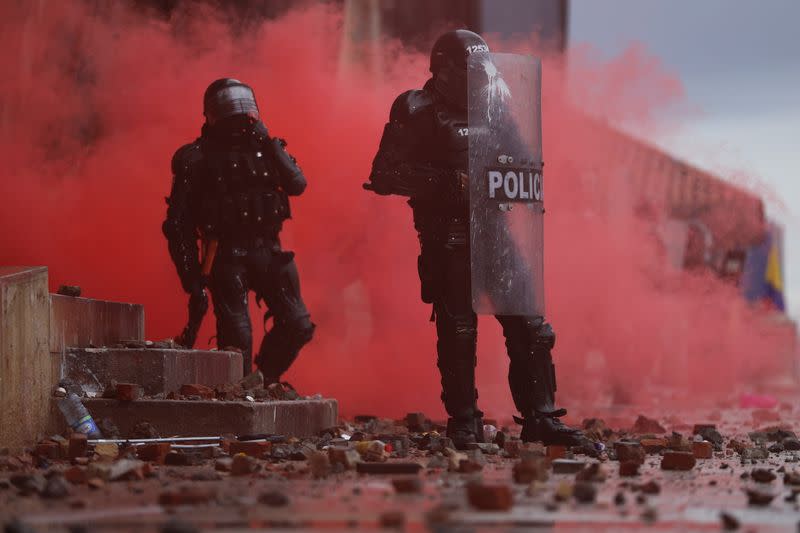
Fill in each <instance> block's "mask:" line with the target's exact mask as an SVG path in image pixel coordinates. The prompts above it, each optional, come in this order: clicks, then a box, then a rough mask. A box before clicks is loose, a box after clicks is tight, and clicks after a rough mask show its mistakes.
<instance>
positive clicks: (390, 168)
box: [365, 30, 586, 448]
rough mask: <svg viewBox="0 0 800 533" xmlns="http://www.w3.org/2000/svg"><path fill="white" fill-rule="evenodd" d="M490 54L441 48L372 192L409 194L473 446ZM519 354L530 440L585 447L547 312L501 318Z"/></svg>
mask: <svg viewBox="0 0 800 533" xmlns="http://www.w3.org/2000/svg"><path fill="white" fill-rule="evenodd" d="M482 52H486V53H488V52H489V47H488V46H487V44H486V42H485V41H484V40H483V38H481V37H480V36H479V35H477V34H475V33H473V32H470V31H467V30H456V31H451V32H448V33H446V34H444V35H442V36H441V37H440V38H439V39H438V40H437V41H436V43H435V45H434V47H433V50H432V52H431V62H430V70H431V72H432V74H433V76H432V78H431V79H430V80H428V82H427V83H426V84H425V86H424V87H423V89H422V90H412V91H408V92H405V93H403V94H401V95H400V96H399V97H398V98H397V99H396V100H395V102H394V104H393V105H392V109H391V112H390V117H389V122H388V123H387V124H386V126H385V129H384V131H383V137H382V139H381V143H380V148H379V150H378V153H377V155H376V157H375V160H374V162H373V166H372V173H371V175H370V178H369V183H367V184H365V188H366V189H368V190H372V191H374V192H376V193H377V194H380V195H389V194H397V195H401V196H406V197H408V198H409V200H408V203H409V205H410V206H411V208H412V210H413V214H414V226H415V228H416V230H417V232H418V235H419V241H420V248H421V253H420V255H419V258H418V267H419V277H420V281H421V285H422V291H421V292H422V300H423V301H424V302H426V303H430V304H433V317H434V320H435V322H436V332H437V336H438V342H437V351H438V361H437V365H438V367H439V370H440V372H441V383H442V401H443V402H444V406H445V409H446V411H447V413H448V415H449V417H450V418H449V420H448V424H447V434H448V436H450V437H451V438H452V439H453V441H454V443H455V445H456V446H458V447H460V448H464V447H466V446H467V445H468V444H470V443H472V442H476V441H481V440H482V438H483V435H482V430H483V421H482V416H483V413H481V411H480V410H479V409H478V405H477V399H478V394H477V390H476V388H475V365H476V340H477V316H476V314H475V312H474V311H473V309H472V301H471V285H470V284H471V278H470V244H469V242H470V239H469V222H470V209H469V197H468V194H467V186H468V180H467V172H468V147H469V127H468V120H467V103H468V85H467V77H468V72H467V60H468V57H469V56H470V54H473V53H482ZM496 318H497V320H498V321H499V322H500V324H501V325H502V328H503V334H504V336H505V338H506V347H507V350H508V355H509V358H510V367H509V374H508V380H509V385H510V388H511V394H512V397H513V400H514V403H515V405H516V407H517V409H518V410H519V411H520V413H521V415H522V418H520V419H517V421H518V422H520V423H521V424H522V434H521V436H522V439H523V440H525V441H543V442H545V443H547V444H566V445H579V444H580V445H582V444H585V443H586V440H585V437H584V436H583V434H582V433H581V432H580V431H578V430H576V429H573V428H570V427H568V426H566V425H564V424H563V423H562V422H561V421H560V420H559V418H560V417H561V416H564V415H565V414H566V411H565V410H563V409H557V408H556V406H555V391H556V380H555V367H554V365H553V360H552V356H551V350H552V349H553V346H554V345H555V334H554V333H553V330H552V328H551V327H550V325H549V324H548V323H547V322H546V321H545V320H544V317H542V316H508V315H506V316H496Z"/></svg>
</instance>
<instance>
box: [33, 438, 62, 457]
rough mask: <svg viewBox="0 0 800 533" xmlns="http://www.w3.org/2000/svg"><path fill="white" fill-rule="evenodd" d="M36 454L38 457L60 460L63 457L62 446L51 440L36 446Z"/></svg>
mask: <svg viewBox="0 0 800 533" xmlns="http://www.w3.org/2000/svg"><path fill="white" fill-rule="evenodd" d="M34 453H35V454H36V455H37V456H38V457H42V458H45V459H59V458H60V457H61V446H60V445H59V444H58V443H57V442H53V441H51V440H46V441H42V442H40V443H39V444H37V445H36V451H35V452H34Z"/></svg>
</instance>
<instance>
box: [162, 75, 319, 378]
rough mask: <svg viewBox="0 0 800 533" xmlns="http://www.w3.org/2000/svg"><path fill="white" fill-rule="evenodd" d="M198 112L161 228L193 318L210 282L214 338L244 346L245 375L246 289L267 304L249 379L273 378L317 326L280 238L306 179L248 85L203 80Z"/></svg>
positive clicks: (187, 340) (175, 163) (177, 162)
mask: <svg viewBox="0 0 800 533" xmlns="http://www.w3.org/2000/svg"><path fill="white" fill-rule="evenodd" d="M203 114H204V115H205V124H204V125H203V127H202V130H201V135H200V137H199V138H198V139H197V140H195V141H194V142H192V143H190V144H187V145H185V146H183V147H181V148H180V149H178V151H177V152H175V155H174V157H173V159H172V172H173V175H174V178H173V183H172V191H171V193H170V196H169V198H167V204H168V209H167V217H166V220H165V222H164V224H163V228H162V229H163V232H164V235H165V236H166V238H167V240H168V247H169V253H170V256H171V257H172V261H173V262H174V264H175V267H176V268H177V271H178V276H179V277H180V280H181V285H182V286H183V289H184V291H185V292H186V293H187V294H189V295H190V315H192V314H193V313H192V311H191V309H193V306H194V308H200V311H199V315H200V319H202V314H203V312H204V308H205V307H207V305H208V304H207V297H206V294H205V288H206V286H208V288H209V289H210V291H211V296H212V299H213V303H214V314H215V316H216V326H217V344H218V346H220V347H221V348H228V347H233V348H237V349H239V350H240V351H241V352H242V356H243V363H244V372H245V375H248V374H249V373H250V371H251V369H252V326H251V323H250V316H249V312H248V293H249V292H250V291H253V292H254V294H255V297H256V299H257V301H258V302H260V301H263V302H264V303H265V304H266V306H267V309H268V311H267V313H266V315H265V317H264V320H265V321H266V320H268V318H269V317H271V318H272V320H273V324H272V327H271V329H270V330H269V331H268V332H267V333H266V335H265V336H264V340H263V342H262V344H261V348H260V349H259V351H258V356H257V358H256V364H257V366H258V369H259V370H258V371H257V372H255V373H254V374H251V376H257V379H255V380H253V379H251V380H250V384H251V385H252V384H257V383H258V381H260V378H261V377H262V376H263V379H264V381H266V382H267V383H270V382H276V381H278V380H279V379H280V377H281V375H282V374H283V373H284V372H285V371H286V370H287V369H288V368H289V366H290V365H291V364H292V363H293V362H294V360H295V358H296V357H297V355H298V353H299V352H300V349H301V348H302V347H303V346H304V345H305V344H306V343H308V342H309V341H310V340H311V338H312V336H313V333H314V324H313V323H312V322H311V318H310V315H309V312H308V310H307V309H306V306H305V304H304V303H303V299H302V297H301V295H300V282H299V278H298V272H297V266H296V265H295V261H294V254H293V253H292V252H287V251H284V250H283V249H282V248H281V243H280V231H281V227H282V224H283V222H284V220H286V219H288V218H290V216H291V212H290V209H289V196H297V195H300V194H302V193H303V191H304V190H305V188H306V179H305V177H304V175H303V173H302V171H301V170H300V168H299V167H298V165H297V163H296V161H295V159H294V158H293V157H291V156H290V155H289V154H288V153H287V152H286V150H285V145H286V143H285V141H283V140H282V139H278V138H275V137H271V136H270V135H269V133H268V131H267V128H266V127H265V126H264V123H263V122H262V120H261V118H260V114H259V109H258V106H257V104H256V99H255V94H254V93H253V90H252V89H251V88H250V87H248V86H247V85H245V84H244V83H242V82H240V81H238V80H235V79H231V78H224V79H220V80H216V81H215V82H213V83H212V84H211V85H209V87H208V89H206V92H205V95H204V98H203ZM198 241H200V242H201V244H202V251H203V252H204V254H205V256H204V258H203V259H201V258H200V257H199V254H200V248H199V247H198ZM204 267H206V268H205V271H204ZM198 326H199V324H197V323H195V324H192V323H191V321H190V325H189V326H187V329H186V330H184V333H183V335H182V336H181V338H180V340H179V342H182V343H183V344H185V345H189V346H191V345H192V344H194V337H195V336H196V334H197V327H198ZM259 371H260V374H261V375H262V376H259V375H258V374H259Z"/></svg>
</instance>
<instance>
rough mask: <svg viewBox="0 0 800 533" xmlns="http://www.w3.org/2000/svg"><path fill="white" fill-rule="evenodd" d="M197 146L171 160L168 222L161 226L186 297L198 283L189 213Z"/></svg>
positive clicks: (198, 267) (191, 222) (193, 225)
mask: <svg viewBox="0 0 800 533" xmlns="http://www.w3.org/2000/svg"><path fill="white" fill-rule="evenodd" d="M199 158H200V150H199V148H198V147H197V145H193V144H187V145H186V146H184V147H182V148H180V149H179V150H178V151H177V152H175V156H174V157H173V158H172V173H173V179H172V190H171V191H170V195H169V197H168V198H167V199H166V200H167V218H166V220H165V221H164V224H163V225H162V226H161V230H162V231H163V232H164V236H165V237H166V238H167V246H168V248H169V255H170V257H171V258H172V262H173V263H174V264H175V268H176V269H177V271H178V277H180V280H181V286H182V287H183V290H184V291H186V292H187V293H191V292H192V291H193V290H194V289H195V285H196V284H197V281H198V280H199V279H200V260H199V258H198V247H197V233H196V226H195V223H194V221H193V220H192V217H191V210H190V209H189V206H190V201H191V186H192V183H191V177H192V172H191V170H192V166H193V165H194V164H196V163H197V162H198V161H199Z"/></svg>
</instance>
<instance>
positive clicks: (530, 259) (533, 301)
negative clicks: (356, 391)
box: [468, 52, 544, 315]
mask: <svg viewBox="0 0 800 533" xmlns="http://www.w3.org/2000/svg"><path fill="white" fill-rule="evenodd" d="M468 68H469V78H468V79H469V83H468V85H469V182H470V188H469V190H470V195H469V196H470V210H471V212H470V254H471V259H470V261H471V269H472V308H473V310H474V311H475V312H476V313H479V314H497V315H543V314H544V271H543V270H544V257H543V252H544V228H543V218H544V196H543V187H542V164H543V163H542V139H541V131H542V126H541V122H542V121H541V64H540V62H539V60H538V59H535V58H533V57H529V56H523V55H517V54H493V53H485V52H478V53H473V54H472V55H471V56H470V58H469V61H468Z"/></svg>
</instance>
